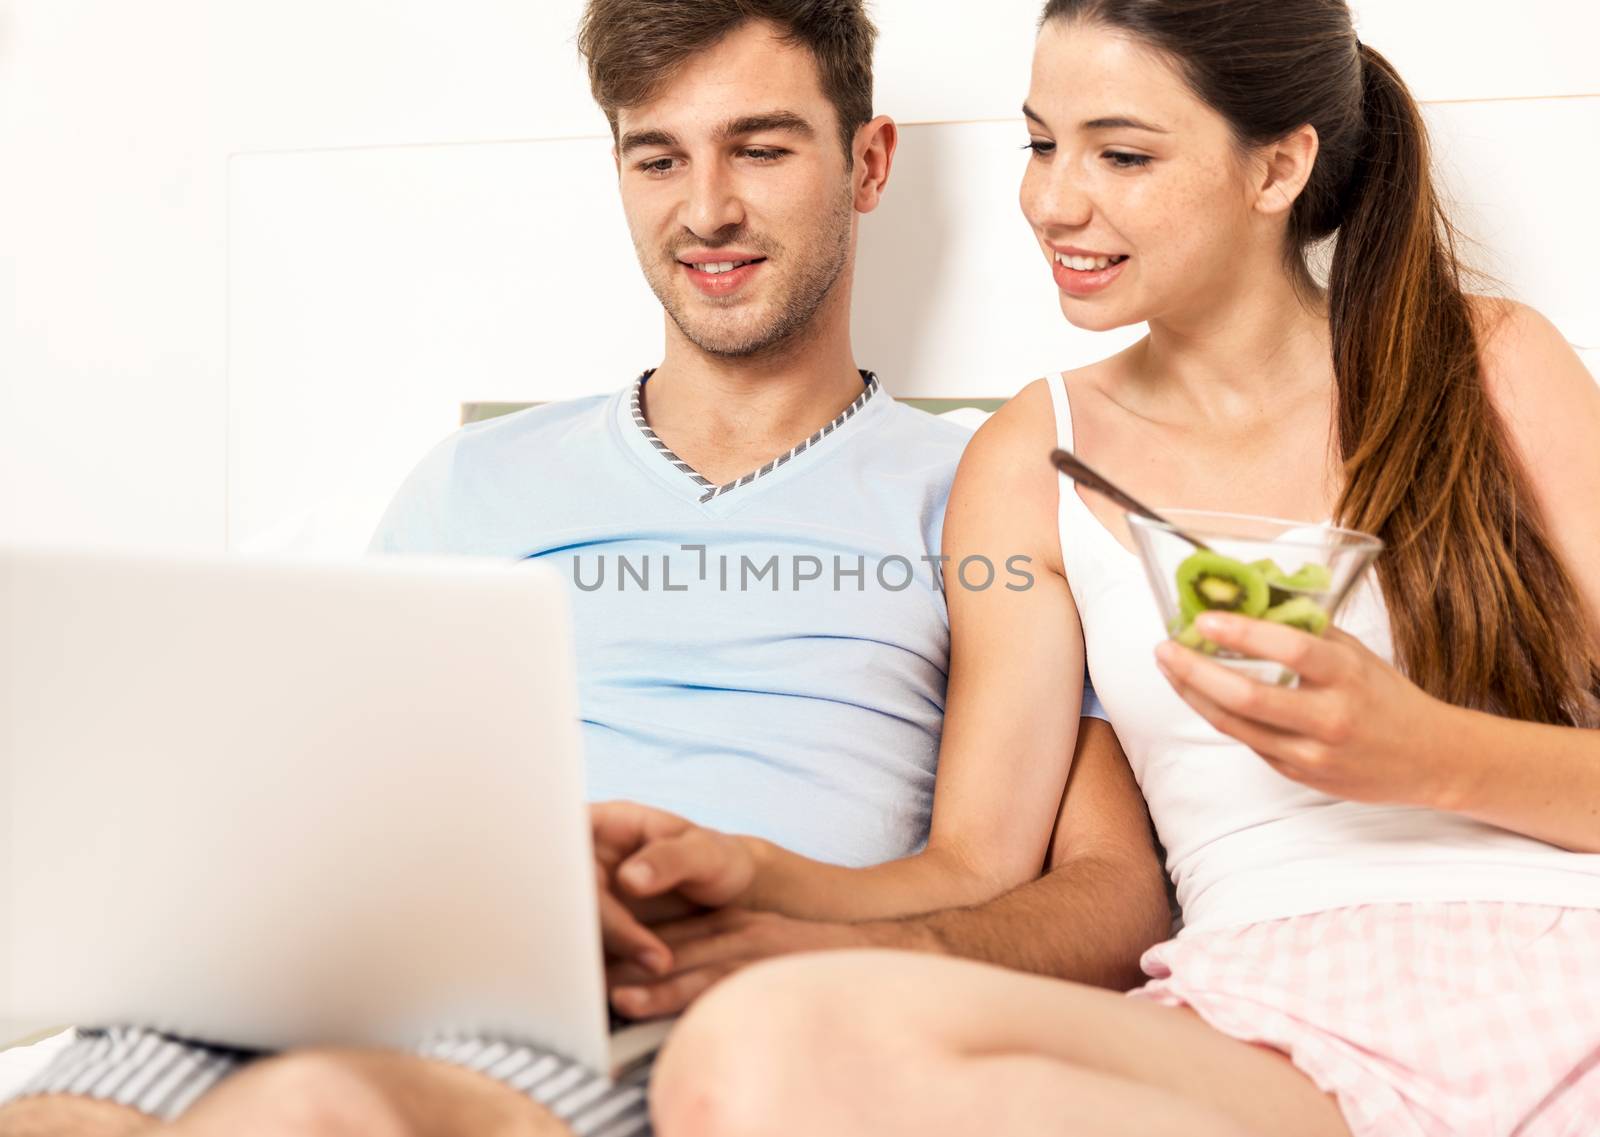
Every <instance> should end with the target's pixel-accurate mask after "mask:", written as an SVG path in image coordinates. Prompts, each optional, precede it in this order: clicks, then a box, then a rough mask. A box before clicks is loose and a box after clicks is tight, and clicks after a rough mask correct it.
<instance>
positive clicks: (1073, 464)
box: [1050, 450, 1211, 551]
mask: <svg viewBox="0 0 1600 1137" xmlns="http://www.w3.org/2000/svg"><path fill="white" fill-rule="evenodd" d="M1050 462H1051V464H1052V465H1053V466H1055V468H1056V469H1058V470H1060V471H1061V472H1062V473H1063V474H1065V475H1066V476H1067V477H1069V478H1071V479H1072V480H1073V481H1075V482H1077V483H1078V484H1079V485H1080V486H1082V487H1083V488H1084V489H1087V490H1093V491H1094V492H1095V493H1097V494H1099V495H1100V496H1102V497H1106V498H1109V499H1111V500H1112V501H1113V502H1115V503H1116V504H1118V505H1120V506H1121V507H1122V508H1123V509H1126V510H1127V511H1128V512H1129V513H1137V514H1138V515H1139V516H1140V517H1147V518H1149V519H1150V520H1151V521H1155V522H1158V523H1160V524H1162V525H1165V526H1166V527H1167V528H1168V529H1170V530H1172V533H1173V536H1175V537H1181V538H1183V540H1185V541H1187V542H1189V544H1191V545H1193V546H1194V547H1195V548H1197V549H1204V550H1207V551H1209V550H1210V548H1211V546H1210V545H1207V544H1206V543H1205V542H1204V541H1202V540H1200V539H1199V538H1198V537H1191V536H1190V535H1189V534H1187V533H1185V532H1184V531H1183V530H1182V529H1179V528H1178V527H1177V526H1176V525H1174V524H1173V523H1172V522H1170V521H1168V520H1167V519H1166V518H1165V517H1162V516H1161V514H1159V513H1157V512H1156V511H1155V510H1153V509H1151V508H1150V507H1149V506H1148V505H1146V504H1144V502H1142V501H1140V500H1139V499H1138V498H1136V497H1134V496H1133V495H1132V494H1131V493H1129V492H1128V491H1127V490H1124V489H1123V488H1122V487H1120V486H1118V485H1117V484H1116V483H1115V482H1113V481H1112V480H1111V479H1110V478H1107V477H1106V476H1105V475H1104V474H1097V473H1096V472H1095V471H1094V470H1092V469H1090V468H1089V467H1088V466H1086V465H1085V464H1084V462H1083V460H1082V459H1081V458H1079V457H1078V456H1077V455H1076V454H1074V453H1073V452H1072V451H1070V450H1052V451H1051V452H1050Z"/></svg>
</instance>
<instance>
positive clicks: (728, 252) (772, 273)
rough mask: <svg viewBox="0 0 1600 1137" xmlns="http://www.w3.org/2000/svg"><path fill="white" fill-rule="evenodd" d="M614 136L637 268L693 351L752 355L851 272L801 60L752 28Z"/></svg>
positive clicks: (826, 138)
mask: <svg viewBox="0 0 1600 1137" xmlns="http://www.w3.org/2000/svg"><path fill="white" fill-rule="evenodd" d="M617 135H618V145H617V163H618V169H619V174H620V177H621V186H622V205H623V209H624V211H625V212H626V213H627V216H628V229H629V231H630V232H631V233H632V234H633V244H634V248H635V249H637V250H638V253H639V263H640V265H641V266H642V267H643V268H644V274H645V278H646V279H647V280H648V281H649V282H650V287H651V289H652V290H654V292H655V294H656V296H657V298H658V299H659V300H660V301H661V305H662V307H664V308H665V309H666V310H667V314H668V315H669V316H671V317H672V320H673V322H674V323H676V324H677V326H678V328H679V329H680V330H681V331H682V332H683V334H684V336H685V337H686V338H687V339H688V340H689V341H690V342H692V343H694V344H695V345H696V346H697V347H699V348H700V349H701V350H703V351H705V352H708V353H710V354H712V355H717V356H723V357H729V358H738V357H749V356H754V355H759V354H761V353H763V352H765V351H769V350H771V349H773V348H775V347H778V346H780V345H782V344H784V343H786V342H788V341H789V340H790V339H791V338H792V337H793V336H794V335H795V334H796V333H797V332H799V331H800V330H801V329H802V328H804V327H805V326H806V325H807V324H809V323H810V321H811V319H812V317H813V316H814V315H815V314H816V312H817V310H818V309H819V308H820V307H821V306H822V304H823V302H824V301H825V300H826V299H827V298H828V296H829V294H830V293H831V292H832V290H833V289H834V287H835V286H836V285H837V284H838V282H839V280H840V279H841V277H842V276H843V274H844V272H845V269H846V267H847V266H848V264H849V263H850V251H851V248H852V239H853V234H854V223H855V207H854V195H853V188H852V181H851V177H850V169H849V164H848V163H847V162H846V160H845V153H844V149H843V147H842V146H841V145H840V141H839V128H838V118H837V116H836V114H835V112H834V109H833V104H831V103H830V102H829V101H828V100H827V98H826V96H824V94H823V92H822V86H821V82H820V79H819V76H818V71H817V65H816V61H815V60H814V59H813V57H812V56H811V53H810V52H809V51H807V50H806V49H805V48H804V47H798V46H791V45H788V44H785V43H784V42H783V41H782V40H781V39H780V38H778V36H777V35H775V34H774V33H773V31H772V29H771V28H770V27H769V26H768V25H766V24H763V23H759V22H751V23H747V24H745V25H744V26H743V27H741V28H738V29H736V30H735V31H734V32H732V33H731V34H729V35H728V36H726V37H725V38H724V39H723V40H722V41H721V42H719V43H717V44H716V45H715V46H713V47H712V48H710V49H709V50H707V51H705V52H702V53H701V54H700V55H698V56H696V57H695V58H694V59H692V60H691V61H690V62H689V63H688V64H686V65H685V66H684V68H683V70H682V71H681V72H679V73H678V74H677V75H676V76H675V77H674V78H673V80H672V82H671V83H669V84H667V85H666V86H665V87H664V88H663V89H662V90H661V92H660V94H659V95H657V97H656V98H655V99H654V100H652V101H651V102H649V103H646V104H643V105H640V106H637V107H631V108H628V109H626V110H624V111H622V112H621V113H620V114H619V116H618V122H617ZM730 265H731V266H732V267H731V268H730V267H729V266H730Z"/></svg>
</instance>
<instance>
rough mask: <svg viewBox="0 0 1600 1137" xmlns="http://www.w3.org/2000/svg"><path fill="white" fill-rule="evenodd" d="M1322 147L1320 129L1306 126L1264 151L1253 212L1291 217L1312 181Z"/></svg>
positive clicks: (1263, 149)
mask: <svg viewBox="0 0 1600 1137" xmlns="http://www.w3.org/2000/svg"><path fill="white" fill-rule="evenodd" d="M1319 146H1320V141H1319V139H1318V138H1317V128H1316V127H1314V126H1312V125H1310V124H1309V123H1307V124H1306V125H1305V126H1302V127H1300V128H1299V129H1298V130H1295V131H1292V132H1291V133H1289V134H1287V135H1285V136H1284V137H1283V138H1280V139H1279V140H1278V141H1276V142H1274V143H1271V144H1270V145H1268V146H1265V147H1263V148H1262V150H1261V159H1262V161H1261V165H1259V166H1258V167H1257V169H1258V170H1259V175H1260V176H1259V180H1258V181H1257V183H1256V195H1255V202H1254V208H1255V209H1256V210H1258V211H1259V212H1261V213H1266V214H1282V213H1288V212H1289V211H1290V210H1291V209H1293V208H1294V203H1295V202H1296V201H1297V200H1298V199H1299V197H1300V193H1301V191H1303V190H1304V189H1305V188H1306V183H1307V182H1309V181H1310V180H1311V171H1312V168H1313V167H1314V166H1315V165H1316V162H1317V150H1318V148H1319Z"/></svg>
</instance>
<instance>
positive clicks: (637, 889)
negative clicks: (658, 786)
mask: <svg viewBox="0 0 1600 1137" xmlns="http://www.w3.org/2000/svg"><path fill="white" fill-rule="evenodd" d="M589 819H590V825H591V828H592V830H593V835H594V853H595V878H596V884H597V886H598V889H599V896H600V926H601V935H602V938H603V940H604V942H605V948H606V953H607V955H608V956H611V957H613V958H615V959H619V960H629V961H632V962H633V963H635V964H637V965H638V966H639V967H640V968H641V969H642V970H643V971H644V972H645V973H648V974H652V975H663V974H666V973H668V972H669V971H672V970H674V967H673V955H672V950H671V949H670V947H669V946H668V944H667V943H666V942H664V941H663V940H662V938H661V937H659V936H657V935H656V934H655V933H654V932H652V931H651V930H650V928H649V927H648V926H647V925H650V924H655V923H659V922H661V921H665V920H675V919H680V918H682V917H683V916H685V915H687V914H689V913H691V912H694V911H697V910H698V909H700V908H720V907H722V906H723V905H726V904H731V903H733V902H735V901H736V900H738V899H739V898H740V897H741V896H743V895H744V894H745V892H746V891H748V889H749V887H750V884H751V882H752V881H753V880H754V879H755V855H754V851H753V849H752V848H751V846H750V845H749V844H748V843H747V842H746V841H745V840H743V839H741V838H738V837H732V836H729V835H728V834H726V833H719V832H717V831H716V830H714V829H706V828H703V827H701V826H698V825H695V824H694V823H693V822H690V821H686V820H685V819H683V818H681V817H678V816H676V815H675V814H671V813H667V812H666V811H665V810H660V809H652V808H650V807H649V806H643V805H636V804H634V803H633V802H603V803H601V804H598V805H592V806H590V807H589Z"/></svg>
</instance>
